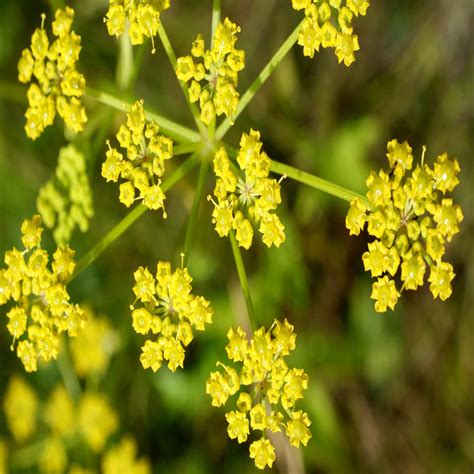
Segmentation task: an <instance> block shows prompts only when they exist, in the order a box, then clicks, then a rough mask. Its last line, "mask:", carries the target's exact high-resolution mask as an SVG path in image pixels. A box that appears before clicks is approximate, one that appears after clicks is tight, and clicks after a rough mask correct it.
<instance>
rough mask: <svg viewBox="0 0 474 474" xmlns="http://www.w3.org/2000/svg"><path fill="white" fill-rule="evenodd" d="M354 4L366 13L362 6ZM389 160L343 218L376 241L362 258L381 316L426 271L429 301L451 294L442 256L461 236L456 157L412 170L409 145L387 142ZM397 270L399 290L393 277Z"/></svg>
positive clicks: (417, 284)
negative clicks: (387, 168)
mask: <svg viewBox="0 0 474 474" xmlns="http://www.w3.org/2000/svg"><path fill="white" fill-rule="evenodd" d="M353 5H358V7H357V8H360V11H363V10H364V7H363V5H364V3H363V2H353ZM355 8H356V6H353V9H355ZM354 14H355V12H354ZM423 153H424V152H423ZM387 159H388V163H389V166H390V171H389V172H388V173H386V172H385V171H383V170H381V171H380V172H379V173H378V174H377V173H375V172H374V171H372V172H371V174H370V176H369V177H368V179H367V183H366V184H367V187H368V191H367V202H366V203H364V202H362V201H361V199H359V198H354V199H353V200H352V201H351V205H350V209H349V212H348V214H347V217H346V227H347V228H348V229H349V230H350V233H351V234H355V235H358V234H359V233H360V231H361V230H362V229H363V228H364V226H365V223H367V230H368V233H369V234H370V235H372V236H373V237H375V239H376V240H374V241H373V242H370V243H369V245H368V251H367V252H365V253H364V254H363V255H362V260H363V262H364V268H365V270H366V271H370V272H371V274H372V276H373V277H378V279H377V281H376V282H374V284H373V287H372V295H371V298H373V299H374V300H375V310H376V311H379V312H384V311H386V310H387V308H391V309H392V310H393V309H394V307H395V305H396V303H397V301H398V298H399V296H400V293H401V291H402V290H416V289H417V288H418V287H420V286H422V285H423V283H424V281H425V276H426V274H427V270H428V269H429V270H430V276H429V278H428V281H429V283H430V290H431V293H432V294H433V297H434V298H438V297H439V298H441V299H442V300H445V299H446V298H448V297H449V296H450V295H451V293H452V289H451V280H452V279H453V278H454V272H453V267H452V266H451V264H449V263H447V262H444V261H442V257H443V256H444V254H445V245H446V242H450V241H451V239H452V237H453V236H454V235H455V234H457V233H458V232H459V224H460V222H461V221H462V220H463V214H462V211H461V208H460V206H459V205H457V204H454V203H453V200H452V199H451V198H448V197H445V195H446V194H447V193H448V192H451V191H452V190H453V189H454V188H455V187H456V185H457V184H458V183H459V180H458V179H457V175H458V173H459V171H460V168H459V163H458V162H457V160H456V159H455V158H453V159H450V158H448V155H447V154H446V153H444V154H442V155H440V156H438V157H437V159H436V161H435V163H434V166H433V167H430V166H429V165H428V164H426V163H424V156H423V158H422V162H421V166H420V165H418V164H417V165H416V166H414V165H413V155H412V149H411V147H410V145H409V144H408V143H407V142H406V141H405V142H403V143H400V142H398V141H397V140H391V141H390V142H389V143H388V144H387ZM428 267H429V268H428ZM398 270H400V280H401V282H402V286H401V288H400V289H397V286H396V284H395V280H394V278H393V277H395V276H396V275H397V273H398ZM387 273H388V274H389V275H390V277H391V278H389V276H388V275H387Z"/></svg>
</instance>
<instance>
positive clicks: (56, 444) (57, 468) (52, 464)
mask: <svg viewBox="0 0 474 474" xmlns="http://www.w3.org/2000/svg"><path fill="white" fill-rule="evenodd" d="M67 464H68V457H67V452H66V446H65V445H64V442H63V440H62V439H61V438H59V437H56V436H51V437H48V438H47V439H46V440H45V441H44V444H43V447H42V449H41V454H40V457H39V460H38V465H39V468H40V472H41V473H43V474H57V473H59V472H64V471H65V469H66V467H67Z"/></svg>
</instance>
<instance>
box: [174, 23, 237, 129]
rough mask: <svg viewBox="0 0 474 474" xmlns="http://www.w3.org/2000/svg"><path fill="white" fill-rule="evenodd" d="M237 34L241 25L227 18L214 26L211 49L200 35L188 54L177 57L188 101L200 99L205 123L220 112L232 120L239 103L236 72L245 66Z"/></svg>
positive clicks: (177, 66)
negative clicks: (237, 43) (187, 93)
mask: <svg viewBox="0 0 474 474" xmlns="http://www.w3.org/2000/svg"><path fill="white" fill-rule="evenodd" d="M238 33H240V27H239V26H237V25H236V24H235V23H232V21H230V20H229V18H226V19H225V20H224V22H223V23H222V22H219V24H218V25H217V28H216V30H215V32H214V36H213V38H212V42H211V49H207V50H206V49H205V43H204V39H203V37H202V35H201V34H199V35H198V36H197V38H196V40H195V41H194V42H193V46H192V49H191V56H183V57H180V58H178V60H177V65H176V76H177V77H178V79H179V80H180V81H182V82H184V83H186V84H187V85H188V91H189V99H190V101H191V102H193V103H194V102H198V101H199V106H200V108H201V120H202V121H203V122H204V123H205V124H206V125H209V124H210V123H211V122H212V120H214V118H215V117H216V116H220V115H222V114H224V115H225V116H226V117H229V118H230V120H231V121H232V120H233V117H234V116H235V113H236V110H237V106H238V104H239V93H238V92H237V85H238V73H239V72H240V71H241V70H242V69H244V67H245V53H244V51H243V50H241V49H236V48H235V43H236V42H237V34H238ZM203 81H204V82H203Z"/></svg>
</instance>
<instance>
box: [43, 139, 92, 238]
mask: <svg viewBox="0 0 474 474" xmlns="http://www.w3.org/2000/svg"><path fill="white" fill-rule="evenodd" d="M36 207H37V208H38V212H39V213H40V215H41V217H42V219H43V222H44V224H45V226H46V227H48V228H49V229H54V230H53V237H54V240H55V242H56V243H57V244H58V245H65V244H67V243H69V241H70V240H71V235H72V233H73V231H74V229H75V228H76V227H79V229H80V230H81V232H87V231H88V230H89V220H90V219H91V218H92V217H93V216H94V208H93V205H92V193H91V189H90V186H89V177H88V176H87V172H86V160H85V158H84V155H83V154H82V153H80V152H79V151H78V150H77V149H76V148H75V147H74V145H69V146H67V147H64V148H61V150H60V151H59V158H58V166H57V167H56V170H55V172H54V177H53V179H51V180H49V181H48V182H47V183H46V184H44V185H43V186H42V187H41V189H40V190H39V194H38V198H37V200H36Z"/></svg>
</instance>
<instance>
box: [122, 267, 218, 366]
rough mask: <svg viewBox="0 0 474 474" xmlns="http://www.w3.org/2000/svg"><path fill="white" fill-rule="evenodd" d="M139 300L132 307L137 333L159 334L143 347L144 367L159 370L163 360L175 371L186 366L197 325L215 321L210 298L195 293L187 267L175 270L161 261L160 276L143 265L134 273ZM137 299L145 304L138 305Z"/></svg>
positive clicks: (199, 329) (200, 326)
mask: <svg viewBox="0 0 474 474" xmlns="http://www.w3.org/2000/svg"><path fill="white" fill-rule="evenodd" d="M133 276H134V277H135V285H134V287H133V292H134V293H135V296H136V299H135V302H134V304H133V305H131V307H130V309H131V310H132V319H133V323H132V324H133V329H134V330H135V332H137V333H139V334H143V335H145V336H146V335H148V334H149V333H150V332H151V333H152V334H154V335H157V338H156V340H154V341H153V340H150V339H148V340H147V341H146V342H145V344H144V345H143V347H142V354H141V356H140V361H141V363H142V365H143V368H145V369H148V368H149V367H151V369H152V370H153V372H156V371H157V370H158V369H159V368H160V367H161V365H162V363H163V360H166V361H168V367H169V369H170V370H172V371H173V372H174V371H176V369H177V368H178V367H181V368H182V367H183V362H184V355H185V354H184V351H185V347H187V346H188V345H189V344H190V342H191V341H192V340H193V337H194V336H193V327H194V329H196V330H198V331H204V329H205V325H206V324H208V323H211V322H212V315H213V310H212V308H211V307H210V304H209V301H207V300H206V299H204V298H203V297H202V296H195V295H193V294H192V293H191V290H192V287H191V282H192V278H191V276H190V275H189V273H188V270H187V269H186V268H178V269H176V270H175V271H174V272H173V273H172V272H171V265H170V263H169V262H158V265H157V270H156V277H154V276H153V275H152V274H151V273H150V271H149V270H148V268H146V267H145V268H144V267H139V268H138V269H137V271H136V272H135V273H134V275H133ZM137 301H140V303H141V306H140V307H139V308H136V307H135V304H136V303H137Z"/></svg>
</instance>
